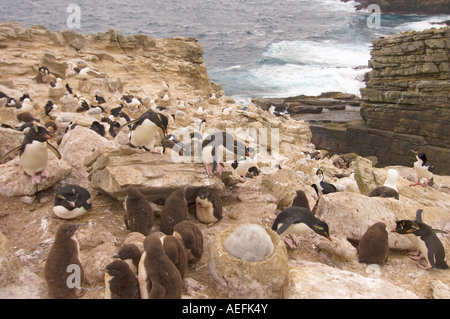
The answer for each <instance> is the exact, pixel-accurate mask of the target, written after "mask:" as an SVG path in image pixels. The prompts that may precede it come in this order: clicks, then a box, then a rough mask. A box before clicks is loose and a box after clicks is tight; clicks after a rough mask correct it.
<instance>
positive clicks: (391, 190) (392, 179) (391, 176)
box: [368, 168, 399, 199]
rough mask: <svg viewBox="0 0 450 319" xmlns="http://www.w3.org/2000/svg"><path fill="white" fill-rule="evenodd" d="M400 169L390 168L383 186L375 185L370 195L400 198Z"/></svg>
mask: <svg viewBox="0 0 450 319" xmlns="http://www.w3.org/2000/svg"><path fill="white" fill-rule="evenodd" d="M398 176H399V174H398V171H397V170H395V169H393V168H390V169H388V171H387V174H386V181H385V182H384V184H383V185H382V186H378V187H375V188H374V189H373V190H372V191H371V192H370V193H369V195H368V196H369V197H384V198H386V197H393V198H396V199H399V194H398V188H397V183H398Z"/></svg>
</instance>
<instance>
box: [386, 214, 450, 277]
mask: <svg viewBox="0 0 450 319" xmlns="http://www.w3.org/2000/svg"><path fill="white" fill-rule="evenodd" d="M395 224H396V227H395V229H392V230H391V232H396V233H398V234H402V235H406V236H407V237H408V239H409V240H410V241H411V242H412V243H413V244H414V246H416V248H417V249H418V250H420V252H421V253H422V256H423V257H424V258H425V260H426V263H425V264H422V263H419V264H418V266H419V268H422V269H430V268H438V269H448V268H449V267H448V265H447V263H446V262H445V250H444V246H443V245H442V242H441V241H440V240H439V238H438V237H437V235H436V233H435V232H434V231H433V229H432V228H431V227H430V226H428V225H427V224H425V223H421V222H417V221H412V220H398V221H396V222H395ZM411 258H413V259H416V260H420V257H419V256H417V257H415V256H411Z"/></svg>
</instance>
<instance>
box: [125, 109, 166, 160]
mask: <svg viewBox="0 0 450 319" xmlns="http://www.w3.org/2000/svg"><path fill="white" fill-rule="evenodd" d="M128 125H131V129H130V133H129V143H130V144H131V145H132V146H134V147H142V148H144V149H145V150H148V151H151V152H154V153H156V151H155V150H154V147H155V137H156V134H157V133H158V130H160V137H161V141H163V140H164V137H165V135H166V134H167V126H168V125H169V120H168V118H167V117H166V116H165V115H164V114H161V113H155V112H153V111H152V110H148V111H147V112H145V113H143V114H142V115H141V116H140V117H139V118H138V119H136V120H133V121H130V122H128V123H126V124H124V125H122V126H121V128H123V127H124V126H128Z"/></svg>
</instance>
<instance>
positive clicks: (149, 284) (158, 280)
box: [138, 234, 183, 299]
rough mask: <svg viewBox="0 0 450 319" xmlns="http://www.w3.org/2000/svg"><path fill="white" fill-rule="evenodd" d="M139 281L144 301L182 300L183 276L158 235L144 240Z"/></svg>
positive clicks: (149, 236)
mask: <svg viewBox="0 0 450 319" xmlns="http://www.w3.org/2000/svg"><path fill="white" fill-rule="evenodd" d="M138 279H139V288H140V292H141V298H142V299H181V293H182V289H183V280H182V278H181V274H180V272H179V271H178V269H177V267H176V266H175V265H174V264H173V262H172V261H171V260H170V258H169V257H168V256H167V254H166V252H165V251H164V248H163V244H162V243H161V240H160V239H159V238H158V236H156V235H153V234H151V235H148V236H147V237H145V239H144V252H143V254H142V257H141V260H140V261H139V270H138Z"/></svg>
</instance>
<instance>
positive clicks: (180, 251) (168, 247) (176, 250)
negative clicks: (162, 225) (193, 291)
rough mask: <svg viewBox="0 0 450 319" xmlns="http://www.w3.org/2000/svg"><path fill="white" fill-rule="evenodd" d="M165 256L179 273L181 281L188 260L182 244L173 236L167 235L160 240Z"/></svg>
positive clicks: (185, 271)
mask: <svg viewBox="0 0 450 319" xmlns="http://www.w3.org/2000/svg"><path fill="white" fill-rule="evenodd" d="M161 241H162V244H163V247H164V251H165V252H166V255H167V256H168V257H169V258H170V260H171V261H172V262H173V264H174V265H175V267H177V269H178V271H179V272H180V275H181V278H182V279H183V278H184V276H185V275H186V273H187V269H188V259H187V255H186V251H185V250H184V246H183V244H182V243H181V242H180V240H179V239H177V238H176V237H175V236H173V235H167V236H164V237H162V238H161Z"/></svg>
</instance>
